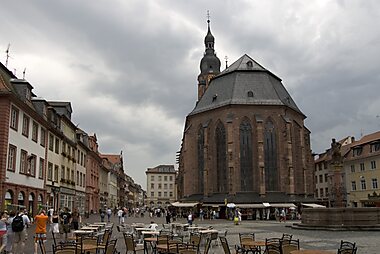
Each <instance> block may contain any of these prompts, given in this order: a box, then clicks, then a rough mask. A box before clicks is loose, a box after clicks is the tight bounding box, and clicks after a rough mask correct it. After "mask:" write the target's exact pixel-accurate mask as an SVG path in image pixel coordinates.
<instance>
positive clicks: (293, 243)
mask: <svg viewBox="0 0 380 254" xmlns="http://www.w3.org/2000/svg"><path fill="white" fill-rule="evenodd" d="M281 249H282V254H290V253H291V252H292V251H294V250H299V249H300V240H299V239H291V240H282V241H281Z"/></svg>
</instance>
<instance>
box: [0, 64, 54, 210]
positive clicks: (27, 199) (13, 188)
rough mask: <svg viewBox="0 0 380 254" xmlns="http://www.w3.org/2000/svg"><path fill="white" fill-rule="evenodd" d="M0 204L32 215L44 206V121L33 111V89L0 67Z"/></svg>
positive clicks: (45, 123)
mask: <svg viewBox="0 0 380 254" xmlns="http://www.w3.org/2000/svg"><path fill="white" fill-rule="evenodd" d="M0 77H1V79H0V108H1V119H2V121H1V124H0V133H1V134H0V149H1V150H0V153H1V155H0V158H1V159H0V166H1V168H0V178H1V180H0V181H1V186H0V187H1V189H0V190H1V198H0V200H1V202H2V204H4V206H5V207H6V208H7V209H14V210H19V209H26V210H27V211H28V212H29V213H31V214H34V213H36V211H37V209H38V208H40V207H42V206H43V205H44V203H45V202H46V191H45V189H44V184H45V183H44V174H45V166H46V153H45V146H46V126H47V122H46V119H44V118H43V117H41V116H40V115H39V114H38V113H37V112H36V110H35V108H34V104H33V102H32V97H33V96H34V95H33V92H32V89H33V87H32V86H31V85H30V84H29V83H28V82H27V81H25V80H23V79H17V77H16V76H14V75H13V74H12V73H11V72H9V71H8V70H7V69H6V68H5V67H4V66H3V65H2V64H1V66H0Z"/></svg>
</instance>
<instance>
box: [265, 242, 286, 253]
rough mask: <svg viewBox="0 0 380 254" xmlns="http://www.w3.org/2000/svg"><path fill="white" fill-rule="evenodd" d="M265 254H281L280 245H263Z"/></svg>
mask: <svg viewBox="0 0 380 254" xmlns="http://www.w3.org/2000/svg"><path fill="white" fill-rule="evenodd" d="M264 253H265V254H282V252H281V248H280V246H277V245H274V244H269V245H266V246H265V252H264Z"/></svg>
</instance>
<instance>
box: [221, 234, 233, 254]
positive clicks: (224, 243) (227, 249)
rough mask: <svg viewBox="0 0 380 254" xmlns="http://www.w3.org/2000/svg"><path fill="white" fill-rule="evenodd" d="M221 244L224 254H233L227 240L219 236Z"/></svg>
mask: <svg viewBox="0 0 380 254" xmlns="http://www.w3.org/2000/svg"><path fill="white" fill-rule="evenodd" d="M219 240H220V244H221V245H222V248H223V251H224V254H231V251H230V247H229V246H228V241H227V238H225V237H224V236H219Z"/></svg>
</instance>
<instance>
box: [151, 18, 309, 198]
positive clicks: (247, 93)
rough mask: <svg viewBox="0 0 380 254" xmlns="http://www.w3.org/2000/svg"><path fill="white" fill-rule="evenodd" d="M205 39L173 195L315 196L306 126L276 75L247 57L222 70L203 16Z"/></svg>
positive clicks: (301, 114) (187, 196) (180, 196)
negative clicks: (196, 92) (205, 30)
mask: <svg viewBox="0 0 380 254" xmlns="http://www.w3.org/2000/svg"><path fill="white" fill-rule="evenodd" d="M204 43H205V53H204V56H203V58H202V59H201V63H200V71H201V72H200V74H199V76H198V101H197V103H196V106H195V108H194V109H193V111H192V112H191V113H190V114H189V115H188V116H187V117H186V121H185V129H184V133H183V139H182V146H181V150H180V155H179V175H178V193H179V198H180V199H181V200H189V201H201V202H204V203H217V204H225V203H226V202H235V203H263V202H275V203H277V202H279V203H284V202H310V201H313V200H314V195H313V194H314V177H313V158H312V155H311V149H310V131H309V130H308V129H307V128H306V127H305V126H304V119H305V118H306V116H305V115H304V114H303V113H302V112H301V111H300V109H299V108H298V107H297V105H296V104H295V102H294V101H293V99H292V98H291V96H290V95H289V93H288V92H287V91H286V89H285V87H284V86H283V84H282V83H281V79H280V78H279V77H277V76H276V75H274V74H273V73H272V72H270V71H269V70H267V69H265V68H264V67H262V66H261V65H260V64H259V63H257V62H256V61H255V60H253V59H252V58H251V57H249V56H248V55H243V56H242V57H241V58H239V59H238V60H237V61H236V62H234V63H233V64H232V65H230V66H228V68H226V69H225V70H224V71H222V72H220V61H219V59H218V58H217V56H216V54H215V51H214V43H215V39H214V37H213V35H212V34H211V30H210V23H209V21H208V32H207V35H206V37H205V41H204ZM147 188H149V185H148V186H147ZM147 194H148V198H149V191H148V193H147Z"/></svg>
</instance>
